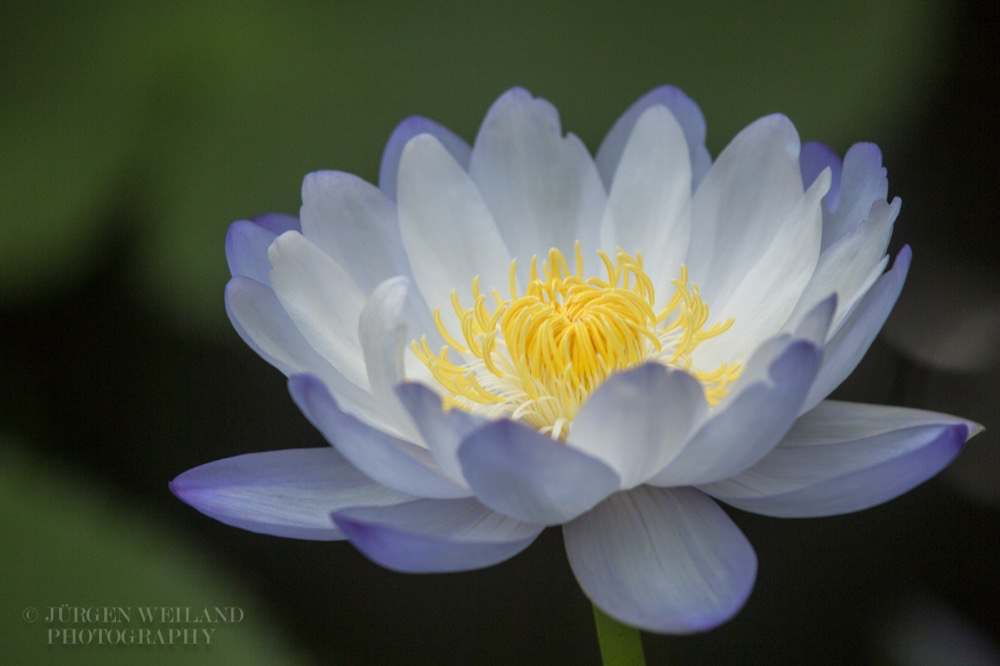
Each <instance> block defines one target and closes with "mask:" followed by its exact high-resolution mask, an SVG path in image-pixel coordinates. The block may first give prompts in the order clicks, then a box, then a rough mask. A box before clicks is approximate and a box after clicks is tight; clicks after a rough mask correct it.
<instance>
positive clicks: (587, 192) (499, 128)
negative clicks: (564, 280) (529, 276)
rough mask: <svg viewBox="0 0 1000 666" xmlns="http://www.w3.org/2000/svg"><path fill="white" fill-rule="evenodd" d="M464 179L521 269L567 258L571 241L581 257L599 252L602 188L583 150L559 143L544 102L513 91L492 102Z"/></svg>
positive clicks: (575, 143)
mask: <svg viewBox="0 0 1000 666" xmlns="http://www.w3.org/2000/svg"><path fill="white" fill-rule="evenodd" d="M469 174H470V175H471V176H472V178H473V179H474V180H475V181H476V184H477V185H478V186H479V190H480V192H482V193H483V200H484V201H485V202H486V205H487V206H489V209H490V211H491V212H492V213H493V216H494V218H495V219H496V221H497V226H498V227H499V228H500V233H501V234H502V235H503V238H504V241H505V242H506V244H507V247H508V248H509V249H510V253H511V256H513V257H516V258H517V259H518V260H519V261H520V262H521V265H522V266H527V265H528V263H529V261H530V259H531V257H532V256H535V255H537V256H539V257H544V256H545V253H546V252H548V250H549V248H552V247H555V248H559V249H561V250H563V251H564V252H568V251H570V250H571V249H572V247H573V243H574V241H577V240H579V241H580V244H581V248H582V251H583V253H584V255H583V256H584V257H590V256H592V255H591V253H592V252H594V251H595V250H596V249H597V234H598V229H599V225H600V221H601V215H602V213H603V212H604V204H605V192H604V186H603V185H602V184H601V179H600V176H598V174H597V169H596V167H595V166H594V162H593V160H591V158H590V154H589V153H588V152H587V149H586V148H585V147H584V145H583V144H582V143H581V142H580V140H579V139H577V138H576V137H575V136H573V135H572V134H570V135H568V136H565V137H563V135H562V130H561V128H560V126H559V113H558V112H557V111H556V109H555V107H553V106H552V105H551V104H549V103H548V102H546V101H545V100H542V99H535V98H533V97H532V96H531V93H529V92H528V91H527V90H524V89H521V88H514V89H513V90H510V91H508V92H507V93H505V94H504V95H502V96H501V97H500V98H499V99H498V100H497V101H496V102H494V103H493V106H492V107H491V108H490V110H489V112H488V113H487V114H486V118H485V119H484V120H483V124H482V126H481V127H480V128H479V134H478V135H477V136H476V141H475V144H474V145H473V147H472V159H471V160H470V161H469ZM504 268H506V266H504ZM500 284H505V283H500Z"/></svg>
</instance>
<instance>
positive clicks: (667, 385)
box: [569, 363, 708, 488]
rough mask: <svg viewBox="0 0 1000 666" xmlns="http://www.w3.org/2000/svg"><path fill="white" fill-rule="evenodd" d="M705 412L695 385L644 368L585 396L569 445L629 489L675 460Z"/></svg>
mask: <svg viewBox="0 0 1000 666" xmlns="http://www.w3.org/2000/svg"><path fill="white" fill-rule="evenodd" d="M707 411H708V408H707V403H706V401H705V394H704V392H703V391H702V388H701V384H700V383H699V382H698V380H696V379H695V378H694V377H692V376H691V375H689V374H687V373H686V372H683V371H682V370H671V369H668V368H666V367H664V366H662V365H660V364H659V363H647V364H645V365H643V366H640V367H638V368H634V369H632V370H629V371H628V372H622V373H619V374H616V375H613V376H611V377H610V378H609V379H608V380H607V381H606V382H604V384H602V385H601V386H600V387H599V388H598V389H597V390H596V391H595V392H594V394H593V395H592V396H590V398H589V399H588V400H587V402H586V403H585V404H584V405H583V407H581V408H580V411H579V413H578V414H577V416H576V418H575V419H574V420H573V429H572V431H571V432H570V436H569V445H570V446H571V447H573V448H576V449H579V450H581V451H584V452H585V453H587V454H589V455H591V456H594V457H595V458H598V459H599V460H603V461H604V462H606V463H607V464H608V465H610V467H611V468H612V469H613V470H615V472H617V474H618V475H619V476H620V477H621V485H622V487H623V488H632V487H634V486H637V485H639V484H640V483H643V482H645V481H646V479H647V478H649V477H650V476H651V475H652V474H654V473H655V472H657V471H658V470H660V469H662V468H663V466H664V465H665V464H666V463H667V461H669V460H670V459H671V458H673V457H674V456H675V455H677V453H678V451H679V450H680V448H681V447H682V446H683V445H684V443H685V442H686V441H687V439H688V436H689V435H690V434H691V430H692V428H694V427H695V426H697V425H698V424H699V423H700V422H701V421H702V420H703V419H704V418H705V415H706V413H707Z"/></svg>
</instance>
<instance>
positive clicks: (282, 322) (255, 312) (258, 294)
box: [226, 276, 388, 427]
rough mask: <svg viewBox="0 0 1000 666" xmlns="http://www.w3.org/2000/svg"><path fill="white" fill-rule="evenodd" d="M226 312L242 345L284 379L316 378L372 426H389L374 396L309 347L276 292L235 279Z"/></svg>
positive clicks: (256, 284) (232, 281)
mask: <svg viewBox="0 0 1000 666" xmlns="http://www.w3.org/2000/svg"><path fill="white" fill-rule="evenodd" d="M226 312H227V313H228V314H229V319H230V321H231V322H232V323H233V328H235V329H236V332H237V333H239V335H240V337H241V338H243V341H244V342H246V343H247V345H249V346H250V348H251V349H253V350H254V351H255V352H257V353H258V354H260V356H261V358H263V359H264V360H265V361H267V362H268V363H270V364H271V365H273V366H274V367H276V368H278V369H279V370H281V372H283V373H284V374H285V375H293V374H297V373H302V372H309V373H312V374H315V375H316V376H317V377H319V378H320V379H321V380H322V381H323V383H325V384H326V385H327V386H328V387H330V390H332V391H333V393H334V395H336V396H337V400H339V401H340V403H341V404H342V405H343V406H344V408H345V409H346V410H347V411H348V412H350V413H351V414H354V415H355V416H358V417H360V418H362V419H363V420H364V421H365V422H366V423H369V424H370V425H374V426H376V427H387V426H388V424H387V422H386V420H385V417H384V416H383V415H382V412H381V410H380V408H379V406H378V403H377V402H376V401H375V398H374V397H373V396H372V394H371V393H369V392H368V391H365V390H364V389H362V388H360V387H359V386H358V385H357V384H354V383H353V382H351V381H349V380H348V379H347V378H346V377H344V375H343V374H342V373H340V372H339V371H338V370H337V369H336V368H334V367H333V366H332V365H330V364H329V363H327V361H326V359H324V358H323V357H322V356H320V355H319V353H318V352H317V351H316V350H315V349H313V348H312V347H311V346H310V345H309V343H308V342H307V341H306V339H305V338H304V337H302V333H300V332H299V329H298V328H296V326H295V324H294V323H293V322H292V320H291V319H290V318H289V316H288V314H287V313H286V312H285V311H284V309H283V308H282V307H281V304H280V303H278V299H277V297H275V295H274V292H273V291H271V290H270V289H268V288H267V287H265V286H264V285H262V284H260V283H259V282H255V281H253V280H251V279H249V278H245V277H242V276H236V277H234V278H233V279H232V280H230V281H229V284H228V285H226Z"/></svg>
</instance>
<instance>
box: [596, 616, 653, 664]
mask: <svg viewBox="0 0 1000 666" xmlns="http://www.w3.org/2000/svg"><path fill="white" fill-rule="evenodd" d="M594 624H595V625H597V642H598V643H599V644H600V645H601V662H602V663H603V664H604V666H637V665H638V666H642V665H643V664H645V663H646V658H645V657H644V656H643V654H642V638H641V637H640V636H639V630H638V629H633V628H632V627H627V626H625V625H624V624H622V623H621V622H619V621H618V620H615V619H614V618H612V617H609V616H607V615H605V614H604V611H602V610H601V609H600V608H598V607H597V606H594Z"/></svg>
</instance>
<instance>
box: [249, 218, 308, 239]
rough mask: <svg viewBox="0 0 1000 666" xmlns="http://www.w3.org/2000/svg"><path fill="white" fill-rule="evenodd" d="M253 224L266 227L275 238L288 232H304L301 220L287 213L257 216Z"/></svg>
mask: <svg viewBox="0 0 1000 666" xmlns="http://www.w3.org/2000/svg"><path fill="white" fill-rule="evenodd" d="M252 222H253V223H254V224H256V225H257V226H260V227H264V228H265V229H267V230H268V231H270V232H271V233H272V234H274V235H275V236H280V235H281V234H283V233H285V232H286V231H301V230H302V224H301V223H300V222H299V218H297V217H295V216H294V215H288V214H286V213H262V214H260V215H255V216H254V218H253V220H252Z"/></svg>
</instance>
